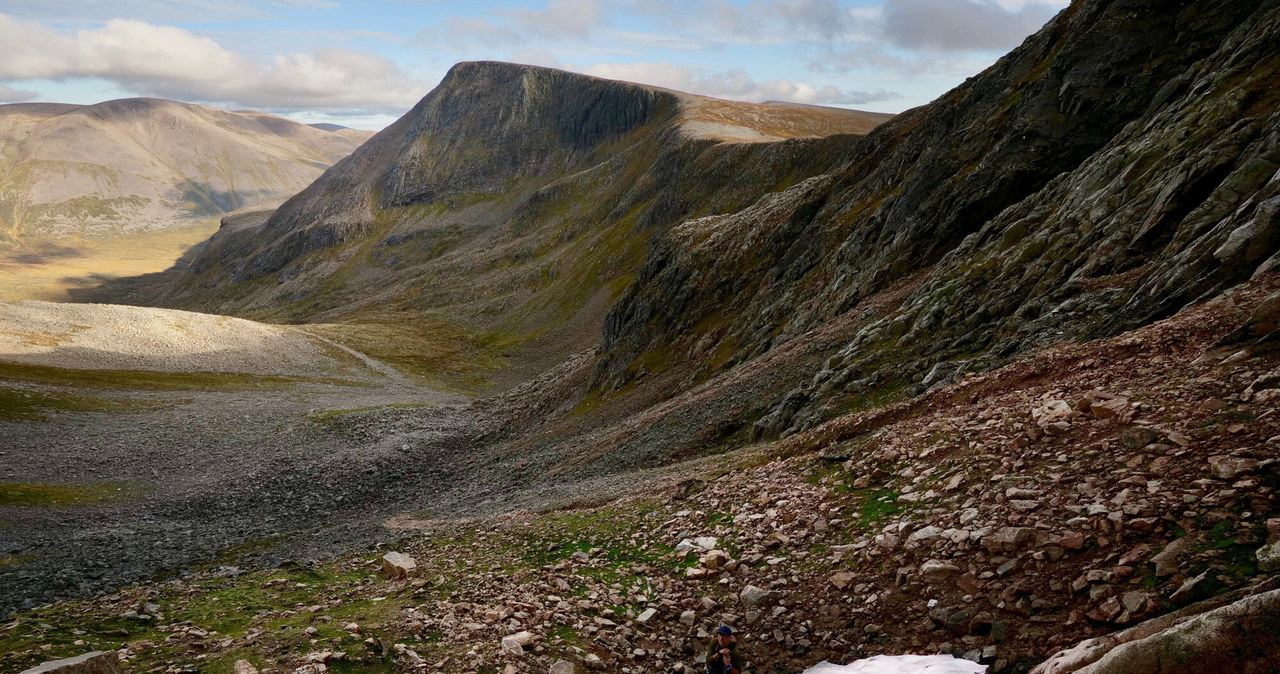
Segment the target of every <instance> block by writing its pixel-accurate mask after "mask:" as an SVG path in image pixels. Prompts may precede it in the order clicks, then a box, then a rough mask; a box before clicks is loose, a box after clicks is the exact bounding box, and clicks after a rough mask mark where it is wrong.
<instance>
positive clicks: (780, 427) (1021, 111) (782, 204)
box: [594, 0, 1280, 437]
mask: <svg viewBox="0 0 1280 674" xmlns="http://www.w3.org/2000/svg"><path fill="white" fill-rule="evenodd" d="M1278 44H1280V9H1278V8H1277V7H1276V6H1275V4H1274V3H1262V2H1256V1H1255V2H1198V3H1190V4H1186V3H1183V4H1178V5H1168V4H1166V3H1160V2H1154V1H1149V0H1108V1H1102V0H1093V1H1087V2H1076V3H1073V4H1072V5H1071V7H1070V8H1068V9H1066V10H1064V11H1063V12H1062V13H1061V14H1060V15H1059V16H1058V17H1057V18H1055V19H1054V20H1053V21H1052V22H1051V23H1050V24H1049V25H1048V26H1046V28H1045V29H1044V30H1042V31H1041V32H1040V33H1038V34H1036V35H1034V36H1032V37H1031V38H1028V40H1027V41H1026V42H1025V43H1024V44H1023V45H1022V46H1021V47H1019V48H1018V49H1016V50H1014V51H1013V52H1012V53H1010V54H1009V55H1008V56H1006V57H1005V58H1004V59H1002V60H1001V61H1000V62H999V63H997V64H996V65H994V66H992V67H991V68H990V69H988V70H987V71H986V72H984V73H982V74H981V75H979V76H978V77H975V78H973V79H971V80H970V81H968V82H966V83H965V84H963V85H961V86H960V87H958V88H957V89H955V90H953V91H951V92H950V93H948V94H947V95H945V96H943V97H942V98H940V99H939V100H938V101H936V102H934V103H932V104H930V105H928V106H926V107H924V108H920V109H917V110H913V111H910V112H908V113H904V114H903V115H900V116H899V117H898V118H896V119H894V120H893V121H891V122H889V123H887V124H885V125H884V126H882V127H880V128H879V129H877V130H876V131H875V132H874V133H872V134H871V135H870V136H868V137H867V138H866V139H865V141H864V142H861V143H858V144H856V145H855V146H853V147H852V148H851V149H850V151H849V154H848V157H849V163H848V164H847V165H846V166H845V167H844V168H842V170H840V171H836V172H830V173H826V174H824V175H821V176H817V177H814V178H812V179H810V180H808V181H805V182H802V183H800V184H797V185H795V186H794V187H791V188H790V189H788V190H786V191H783V192H781V193H778V194H771V195H769V196H767V197H765V198H764V199H762V200H761V201H759V202H758V203H756V204H755V205H753V206H751V207H749V208H747V209H744V210H742V211H739V212H736V213H733V214H728V215H722V216H715V217H707V218H701V219H695V220H690V221H687V222H685V223H683V224H681V225H679V226H677V227H675V228H673V229H672V230H671V231H670V232H669V233H668V234H667V235H665V236H663V237H662V238H661V239H660V240H659V241H658V242H657V243H656V245H655V246H654V248H653V250H652V251H651V252H650V254H649V256H648V258H647V259H646V261H645V263H644V265H643V267H642V268H641V270H640V272H639V275H638V278H637V282H636V283H635V284H634V285H633V286H632V287H631V288H630V289H629V290H628V291H627V293H626V295H625V296H624V297H623V298H622V300H621V301H619V302H618V303H617V304H616V305H615V306H614V307H613V309H612V310H611V311H610V313H609V315H608V317H607V318H606V321H605V333H604V339H603V343H602V348H601V351H602V355H601V357H600V359H599V362H598V363H597V366H596V368H595V373H594V382H595V384H596V385H597V386H599V387H602V388H605V389H616V388H619V387H621V386H623V385H625V384H627V383H628V382H630V381H632V380H633V379H634V377H635V376H636V374H637V372H639V370H640V368H639V365H638V364H639V363H641V362H642V356H643V354H645V353H647V352H649V351H652V350H653V349H655V348H656V347H657V345H663V348H665V349H667V350H668V351H673V352H675V353H679V354H682V355H683V354H684V353H686V352H687V353H692V354H693V355H694V365H695V366H696V367H701V368H703V369H705V370H706V371H707V376H710V375H713V374H715V373H716V372H720V371H723V370H724V369H726V368H728V367H730V366H733V365H735V364H738V363H742V362H744V361H746V360H749V359H752V358H754V357H758V356H760V355H762V354H764V353H767V352H769V351H771V350H774V349H777V348H778V347H779V346H780V345H783V344H787V343H789V342H792V341H793V340H797V339H799V338H801V337H802V336H804V335H805V334H806V333H809V332H811V331H814V330H818V329H820V328H822V327H823V326H824V325H826V324H828V323H829V322H831V321H833V320H835V319H836V318H837V317H839V316H842V315H846V314H849V313H850V312H853V313H866V314H867V315H868V318H869V324H868V325H866V326H865V327H864V328H863V329H862V330H860V331H859V332H858V333H857V334H856V335H855V336H854V337H853V338H852V339H851V340H850V341H848V342H847V343H846V345H845V346H844V347H843V348H841V349H838V350H835V352H834V353H833V355H832V356H831V357H830V358H828V359H827V360H826V362H825V364H824V365H823V366H822V367H820V368H817V369H815V370H812V371H811V372H810V375H811V380H810V381H808V382H806V383H804V384H803V385H801V386H799V387H797V388H795V389H793V390H790V391H779V392H777V393H775V396H776V398H775V400H774V404H773V406H772V407H771V409H770V410H768V413H767V414H765V415H764V416H763V417H761V418H760V421H759V422H757V435H760V436H764V437H770V436H776V435H778V434H787V433H791V432H795V431H796V430H800V429H804V428H808V427H811V426H813V425H815V424H816V423H818V422H819V421H821V420H823V419H826V418H829V417H830V416H831V415H832V414H833V413H834V412H835V411H838V410H840V409H842V408H844V406H846V405H847V404H848V402H849V401H850V400H851V399H853V398H855V397H856V396H858V395H859V394H861V393H863V392H864V391H867V390H870V389H874V388H877V387H880V388H884V387H891V388H904V387H905V388H906V389H907V390H908V392H913V393H918V392H920V391H923V390H925V389H927V388H930V387H934V386H940V385H942V384H945V383H948V382H950V381H954V380H955V379H956V378H957V377H959V376H960V375H962V374H964V373H965V372H969V371H980V370H985V369H988V368H990V367H992V366H993V365H996V364H998V363H1002V362H1006V360H1007V358H1008V357H1009V356H1010V355H1011V354H1013V353H1016V352H1019V351H1021V350H1025V349H1028V348H1031V347H1034V346H1036V345H1040V344H1044V343H1048V342H1052V341H1056V340H1060V339H1063V338H1067V337H1091V336H1098V335H1106V334H1113V333H1115V332H1118V331H1120V330H1122V329H1127V328H1130V327H1133V326H1135V325H1139V324H1142V323H1145V322H1148V321H1151V320H1153V319H1158V318H1162V317H1165V316H1168V315H1170V314H1172V313H1173V312H1175V311H1177V310H1178V309H1179V308H1181V307H1183V306H1185V305H1186V304H1188V303H1189V302H1192V301H1195V300H1197V299H1201V298H1205V297H1209V296H1212V295H1214V294H1215V293H1218V292H1220V291H1222V290H1223V289H1224V288H1227V287H1229V286H1231V285H1233V284H1235V283H1238V282H1240V281H1242V280H1245V279H1247V278H1249V277H1250V276H1251V275H1253V274H1256V273H1262V272H1263V271H1265V270H1267V269H1273V268H1276V267H1277V265H1278V264H1280V258H1277V257H1276V252H1277V250H1280V228H1278V227H1280V219H1278V218H1277V217H1276V208H1277V204H1280V173H1278V171H1280V124H1277V122H1278V120H1280V117H1278V116H1277V115H1278V114H1280V113H1278V112H1277V110H1278V109H1280V96H1277V95H1276V88H1275V86H1274V84H1275V77H1274V73H1275V71H1276V67H1277V65H1278V64H1280V48H1278V47H1277V45H1278ZM908 280H910V281H912V283H913V284H914V289H913V290H912V291H911V292H910V293H909V295H908V296H906V297H905V299H903V300H902V301H901V303H900V304H898V306H896V307H892V308H890V309H889V310H887V311H885V310H882V309H881V308H878V307H875V306H873V305H872V303H871V302H870V300H871V299H872V298H874V296H875V295H876V294H877V293H882V292H885V291H886V290H887V289H890V288H892V287H894V285H895V284H899V283H903V282H906V281H908ZM666 365H670V363H668V364H666ZM661 366H662V364H660V365H659V367H661ZM682 367H688V365H687V364H684V365H682ZM645 368H646V369H647V371H649V372H652V371H653V370H654V369H655V365H654V363H653V362H652V359H650V360H649V361H648V362H645Z"/></svg>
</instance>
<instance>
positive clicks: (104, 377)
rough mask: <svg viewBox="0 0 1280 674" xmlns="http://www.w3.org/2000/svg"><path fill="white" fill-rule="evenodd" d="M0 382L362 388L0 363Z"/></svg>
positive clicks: (245, 377)
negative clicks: (308, 385) (303, 385)
mask: <svg viewBox="0 0 1280 674" xmlns="http://www.w3.org/2000/svg"><path fill="white" fill-rule="evenodd" d="M0 380H9V381H24V382H31V383H36V384H50V385H53V386H74V387H81V388H99V389H135V390H149V391H210V390H213V391H257V390H272V391H275V390H284V389H289V388H292V387H293V386H295V385H296V384H299V383H323V384H334V385H338V386H360V385H361V384H360V383H358V382H353V381H350V380H346V379H336V378H331V377H280V376H275V375H255V374H244V373H239V372H153V371H150V370H75V369H70V368H61V367H50V366H47V365H28V364H26V363H10V362H0ZM108 411H110V410H108Z"/></svg>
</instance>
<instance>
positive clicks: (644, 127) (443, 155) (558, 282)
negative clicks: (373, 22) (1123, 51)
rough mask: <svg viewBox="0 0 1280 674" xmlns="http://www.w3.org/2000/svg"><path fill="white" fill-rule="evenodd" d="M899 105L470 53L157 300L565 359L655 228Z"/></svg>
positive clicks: (231, 232) (215, 244)
mask: <svg viewBox="0 0 1280 674" xmlns="http://www.w3.org/2000/svg"><path fill="white" fill-rule="evenodd" d="M888 118H889V116H888V115H882V114H875V113H863V112H855V111H848V110H840V109H832V108H821V107H813V106H796V105H790V104H749V103H734V102H729V101H720V100H715V99H708V98H704V97H699V96H691V95H688V94H681V93H677V92H672V91H666V90H662V89H657V88H654V87H646V86H641V85H636V84H630V83H625V82H614V81H608V80H602V79H597V78H592V77H587V76H583V75H577V74H572V73H566V72H562V71H557V70H552V69H547V68H538V67H532V66H520V65H513V64H505V63H487V62H481V63H462V64H459V65H457V66H455V67H454V68H453V69H452V70H451V71H450V72H449V73H448V75H447V76H446V77H445V78H444V80H443V81H442V82H441V83H440V85H439V86H438V87H437V88H436V89H435V90H434V91H432V92H431V93H430V94H428V95H427V96H426V97H425V98H424V99H422V101H421V102H420V103H419V104H418V105H417V106H415V107H414V109H413V110H411V111H410V112H409V113H408V114H406V115H405V116H404V117H403V118H401V119H400V120H399V121H397V122H396V123H395V124H393V125H391V126H390V127H388V128H387V129H385V130H383V131H382V132H380V133H379V134H378V135H377V136H375V137H374V138H373V139H371V140H370V141H369V142H368V143H366V144H365V145H364V146H363V147H361V149H360V150H358V151H357V152H355V153H353V154H352V155H351V156H350V157H348V158H346V159H345V160H343V161H341V162H339V163H338V164H337V165H335V166H334V167H333V168H332V169H330V170H329V171H327V172H326V173H325V174H324V175H323V176H322V177H321V178H320V179H318V180H317V181H316V182H315V183H313V184H312V185H310V186H309V187H308V188H307V189H306V190H303V191H302V192H300V193H299V194H298V195H297V196H296V197H294V198H292V199H290V200H289V201H288V202H286V203H285V204H284V205H283V206H281V208H279V209H278V210H276V211H275V212H274V213H273V214H271V216H270V217H269V218H268V219H266V220H265V222H262V223H261V224H260V225H255V226H244V225H233V224H231V223H230V222H228V223H227V225H226V226H224V227H223V229H222V230H221V231H219V232H218V233H217V234H216V235H215V236H214V237H212V239H210V241H209V242H208V244H207V245H206V246H205V247H204V249H203V251H202V252H201V254H200V255H199V256H198V257H197V258H196V259H195V260H194V261H193V263H192V265H191V266H190V268H189V270H188V273H186V275H185V276H184V277H183V278H181V279H179V281H178V282H177V283H175V284H174V285H173V286H171V287H170V288H167V289H166V290H165V291H164V292H163V293H161V294H160V295H159V296H158V297H154V298H151V299H149V300H139V301H151V302H153V303H160V304H164V305H167V306H177V307H185V308H193V309H198V310H202V311H211V312H218V313H228V312H230V313H244V314H252V315H255V316H258V317H262V318H272V319H276V320H289V321H300V320H321V319H323V320H328V319H331V318H334V317H339V316H348V317H350V316H353V315H358V314H361V312H363V313H364V314H368V313H373V312H378V313H384V312H409V313H413V312H437V313H441V314H447V315H448V317H449V320H450V321H452V322H456V323H458V324H461V325H462V326H465V327H466V329H467V330H469V331H472V332H477V333H481V334H491V335H498V337H497V339H501V340H503V341H510V342H527V341H528V340H532V339H535V338H538V337H542V338H544V341H545V342H547V343H549V344H552V345H553V346H549V347H546V348H541V349H539V350H538V351H539V354H540V355H539V356H538V357H540V358H542V359H543V362H544V364H545V365H548V366H549V365H550V364H554V362H558V360H559V359H561V358H563V357H565V356H567V355H568V354H570V353H573V352H576V351H579V350H581V349H584V348H589V347H590V346H592V345H593V344H594V342H595V341H596V339H597V337H596V335H597V330H598V327H597V326H598V325H599V324H600V321H601V319H602V316H603V313H604V311H605V309H606V308H607V307H608V306H609V305H610V304H611V303H612V302H613V301H614V300H615V299H616V298H617V297H618V295H619V293H620V292H621V291H622V289H623V288H625V287H626V285H627V284H628V283H629V282H630V280H631V277H632V275H633V274H634V272H635V270H636V269H637V268H638V267H639V264H640V261H641V260H642V259H643V257H644V255H645V249H646V246H647V245H648V243H647V242H648V241H649V239H650V238H651V236H652V235H653V233H654V232H657V231H662V230H665V229H666V228H669V227H671V226H672V225H674V224H675V223H676V222H679V221H680V220H682V219H684V218H687V217H691V216H696V215H705V214H711V213H718V212H734V211H738V210H741V209H742V208H744V207H746V206H748V205H750V204H751V203H752V202H753V201H755V200H756V199H758V198H759V196H760V195H761V194H763V193H764V192H766V191H769V190H771V189H778V188H780V187H783V186H786V185H789V184H792V183H794V182H796V181H797V180H801V179H803V178H806V177H808V176H809V175H810V174H811V173H813V172H814V171H818V170H821V169H822V168H823V167H825V166H827V164H826V163H825V162H826V161H828V160H834V159H835V158H836V154H835V153H834V152H833V150H834V149H835V148H838V147H840V146H842V145H843V144H844V143H845V142H847V141H840V140H837V138H840V137H847V135H848V134H864V133H866V132H867V131H869V130H870V129H872V128H874V127H875V126H876V125H877V124H879V123H880V122H882V121H884V120H885V119H888ZM838 134H846V136H840V135H838Z"/></svg>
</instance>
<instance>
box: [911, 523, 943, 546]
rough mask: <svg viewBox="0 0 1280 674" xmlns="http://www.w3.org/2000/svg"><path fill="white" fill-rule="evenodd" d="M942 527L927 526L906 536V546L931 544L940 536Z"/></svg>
mask: <svg viewBox="0 0 1280 674" xmlns="http://www.w3.org/2000/svg"><path fill="white" fill-rule="evenodd" d="M942 532H943V529H942V527H935V526H932V525H930V526H927V527H923V528H921V529H920V530H919V531H916V532H915V533H913V534H911V535H910V536H908V537H907V546H908V547H915V546H916V545H933V544H934V543H935V542H936V541H937V540H938V539H939V538H941V537H942Z"/></svg>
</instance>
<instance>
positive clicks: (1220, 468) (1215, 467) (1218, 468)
mask: <svg viewBox="0 0 1280 674" xmlns="http://www.w3.org/2000/svg"><path fill="white" fill-rule="evenodd" d="M1259 466H1261V464H1260V463H1259V462H1258V461H1257V460H1255V459H1241V458H1236V457H1232V456H1211V457H1209V470H1210V471H1211V472H1212V473H1213V476H1214V477H1216V478H1218V479H1219V480H1235V479H1239V478H1241V477H1243V476H1245V475H1247V474H1249V473H1252V472H1253V471H1255V470H1257V469H1258V467H1259Z"/></svg>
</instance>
